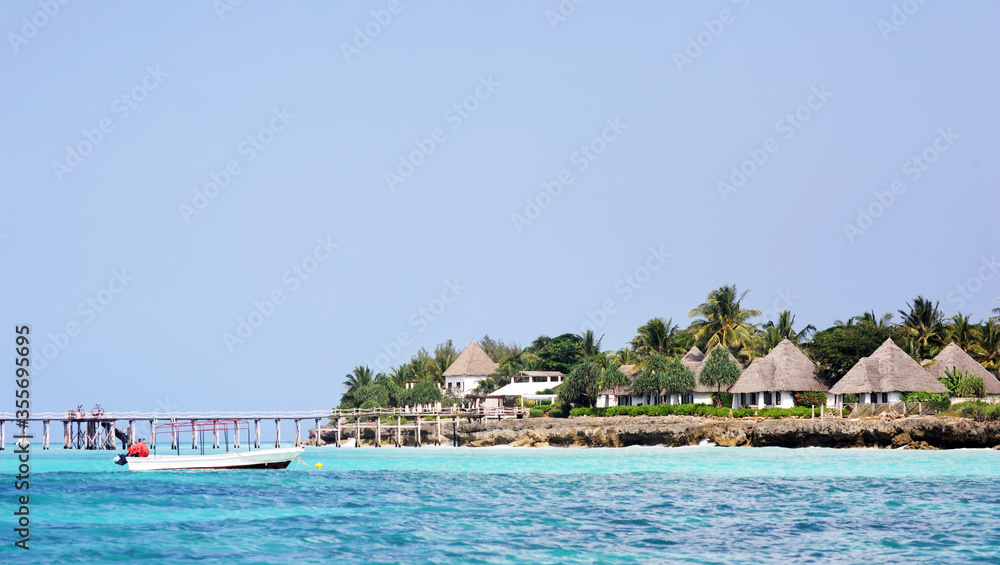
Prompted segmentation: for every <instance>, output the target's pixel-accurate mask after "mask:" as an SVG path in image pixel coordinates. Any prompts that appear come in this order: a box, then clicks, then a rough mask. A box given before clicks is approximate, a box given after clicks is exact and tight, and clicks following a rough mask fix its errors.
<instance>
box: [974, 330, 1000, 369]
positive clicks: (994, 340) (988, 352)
mask: <svg viewBox="0 0 1000 565" xmlns="http://www.w3.org/2000/svg"><path fill="white" fill-rule="evenodd" d="M969 354H970V355H972V356H973V357H975V358H976V360H977V361H979V363H980V364H981V365H982V366H983V367H986V369H987V370H988V371H993V373H997V372H998V371H1000V322H997V321H996V320H989V321H987V322H986V323H985V324H983V325H982V326H980V330H979V343H978V344H976V347H973V348H971V350H970V351H969Z"/></svg>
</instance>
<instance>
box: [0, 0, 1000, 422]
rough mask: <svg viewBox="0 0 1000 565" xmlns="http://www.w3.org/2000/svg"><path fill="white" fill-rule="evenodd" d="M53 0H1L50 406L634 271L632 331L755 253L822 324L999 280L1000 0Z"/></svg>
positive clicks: (366, 347)
mask: <svg viewBox="0 0 1000 565" xmlns="http://www.w3.org/2000/svg"><path fill="white" fill-rule="evenodd" d="M52 4H53V5H56V6H58V11H57V12H56V11H55V9H54V8H53V7H52V6H49V5H47V4H44V3H42V4H39V3H38V2H4V3H3V4H2V6H0V22H2V25H0V30H2V31H3V33H4V36H5V45H4V46H3V48H0V76H2V77H3V81H2V82H0V121H2V123H3V125H4V127H3V130H2V137H0V155H2V157H0V158H2V162H3V166H2V167H0V187H2V207H0V234H3V235H2V236H0V264H2V269H0V288H2V293H0V300H2V303H0V318H2V320H3V325H2V327H3V328H6V329H5V330H4V331H3V332H0V340H7V342H8V346H7V347H5V348H4V351H5V353H4V356H3V358H4V359H6V360H7V361H6V364H5V366H8V367H12V366H13V361H12V353H11V350H12V346H13V341H14V326H15V325H19V324H30V325H31V328H32V332H33V335H34V336H35V341H34V355H35V357H36V358H38V357H40V356H43V355H42V353H43V351H46V350H45V349H44V348H45V347H46V346H47V347H48V350H47V351H48V353H50V354H52V355H51V357H52V358H51V359H46V361H47V362H46V363H45V366H44V368H42V369H41V372H40V373H38V374H37V375H36V376H35V378H34V380H33V383H32V393H33V398H34V401H35V402H34V405H33V406H34V408H35V409H36V410H64V409H66V408H67V407H70V406H75V405H76V404H84V405H86V406H87V407H89V406H92V405H93V404H94V403H97V402H100V403H102V404H103V406H104V407H105V408H106V409H117V410H154V409H161V410H162V409H164V408H171V409H178V410H208V409H245V410H250V409H279V410H292V409H307V408H309V409H312V408H328V407H331V406H333V405H335V404H336V403H337V402H338V399H339V395H340V393H341V383H342V380H343V376H344V375H345V373H348V372H349V371H350V370H351V369H352V368H353V367H354V366H355V365H357V364H360V363H363V362H365V361H366V360H367V361H368V362H369V363H372V364H374V363H376V356H377V355H378V354H380V353H382V352H383V347H382V346H383V344H384V345H385V348H384V349H385V350H387V351H389V353H390V354H391V355H392V354H394V355H395V356H393V357H391V359H390V360H391V362H392V364H398V363H400V362H403V361H405V360H406V359H407V358H408V357H409V356H410V355H411V354H413V353H414V352H415V351H416V350H417V349H418V348H419V347H420V346H426V347H427V348H428V349H431V348H433V346H434V344H436V343H438V342H441V341H444V340H446V339H453V340H454V341H455V343H456V345H458V346H459V347H462V346H464V345H465V344H467V343H468V342H469V341H470V340H473V339H479V338H481V337H482V336H483V335H484V334H489V335H490V336H492V337H494V338H499V339H504V340H508V341H511V340H513V341H517V342H519V343H522V344H526V343H528V342H530V341H531V340H532V339H534V338H535V337H537V336H538V335H540V334H548V335H557V334H560V333H563V332H566V331H570V330H572V331H578V330H579V329H580V328H581V327H583V326H582V324H583V323H584V322H587V321H588V313H590V314H594V313H595V312H596V311H597V310H599V309H601V308H603V307H604V306H605V305H610V310H612V311H613V312H612V313H610V314H606V315H605V314H601V315H597V314H594V315H593V318H594V319H596V320H597V321H598V322H599V323H598V324H595V325H597V326H598V327H597V333H598V335H604V342H603V344H604V347H605V348H612V349H617V348H619V347H622V346H623V345H624V344H625V343H626V342H627V341H628V340H629V339H631V338H632V337H633V336H634V334H635V329H636V328H637V327H638V326H639V325H641V324H643V323H644V322H645V321H647V320H648V319H650V318H652V317H656V316H662V317H665V318H671V317H672V318H673V320H674V321H675V322H678V323H680V324H681V325H682V326H686V325H687V324H688V322H689V319H688V316H687V314H688V311H689V310H690V309H691V308H692V307H694V306H696V305H697V304H699V303H700V302H702V301H703V300H704V298H705V296H706V294H707V293H708V292H709V290H711V289H713V288H716V287H718V286H720V285H723V284H736V285H737V286H738V287H739V288H740V289H747V290H749V291H750V293H749V295H748V297H747V299H746V302H745V304H746V306H748V307H754V308H758V309H762V310H767V309H771V308H772V307H774V306H777V308H776V309H782V308H785V307H789V308H790V309H791V310H792V311H793V312H794V313H795V314H796V315H797V320H798V322H799V323H800V324H805V323H812V324H815V325H816V326H818V327H826V326H829V325H830V324H832V323H833V321H834V320H836V319H846V318H848V317H850V316H852V315H856V314H860V313H861V312H863V311H867V310H871V309H874V310H875V311H876V312H877V313H879V314H881V313H883V312H895V311H896V310H897V309H900V308H905V302H906V301H907V300H910V299H912V298H913V297H914V296H916V295H917V294H923V295H925V296H928V297H930V298H933V299H936V300H940V301H941V306H942V308H943V309H944V310H945V311H946V312H947V313H948V314H949V315H950V314H952V313H954V312H956V311H957V310H959V309H961V311H963V312H964V313H971V314H973V316H974V318H976V319H979V318H982V317H984V316H986V315H988V313H989V310H990V309H992V308H994V307H997V306H1000V302H998V301H997V296H1000V284H998V281H1000V276H995V273H994V272H993V270H994V269H996V268H997V267H996V266H993V267H990V266H989V265H986V266H985V267H984V261H986V263H990V260H992V258H993V257H995V256H996V255H998V254H1000V238H998V230H997V211H998V209H1000V196H998V190H997V189H998V186H997V179H998V178H1000V170H998V168H1000V161H998V160H997V155H998V154H1000V133H998V132H1000V117H998V110H997V104H996V100H997V92H1000V80H998V77H1000V36H998V34H997V33H996V29H995V23H996V22H997V21H998V20H1000V6H998V5H997V4H996V3H995V2H985V1H980V2H973V1H970V2H961V3H945V2H928V3H926V4H918V3H917V2H915V1H909V2H900V1H899V0H892V1H890V0H884V1H877V2H837V3H833V2H828V3H792V2H782V3H764V2H757V1H753V2H729V1H715V2H697V3H696V2H686V3H678V2H669V3H666V2H596V1H591V2H586V3H584V4H582V5H581V6H579V7H576V8H575V11H574V12H573V13H570V14H568V15H567V16H564V17H563V16H559V17H555V15H556V14H558V13H559V12H558V11H559V9H560V8H559V6H560V3H559V2H557V1H556V0H551V1H545V2H462V3H458V2H451V3H431V2H411V1H409V0H403V1H402V2H401V3H399V4H398V5H397V4H396V3H394V2H384V1H374V2H297V3H280V4H279V3H263V2H244V3H243V4H242V5H239V6H237V7H235V8H234V9H233V10H232V11H228V12H224V13H222V14H221V17H220V13H219V11H218V10H217V8H216V7H215V6H213V3H212V2H210V1H208V0H206V1H203V2H185V3H179V4H178V3H167V2H159V3H139V4H121V3H113V4H112V3H97V4H94V3H83V2H71V3H69V4H68V5H61V4H57V3H54V2H53V3H52ZM894 5H896V6H901V8H899V12H898V13H896V14H895V15H894V13H893V12H894ZM44 6H48V9H49V11H50V12H55V13H54V15H48V14H46V13H45V11H44ZM567 6H572V4H571V2H570V0H565V1H564V2H563V9H564V10H565V11H567V12H568V11H569V10H568V9H566V7H567ZM390 8H391V9H392V10H394V11H395V12H396V13H395V14H393V13H391V11H390ZM904 8H906V9H907V10H908V11H910V12H912V13H910V14H906V13H905V12H904V11H903V9H904ZM914 8H917V9H916V10H914ZM725 10H728V12H725ZM549 11H551V12H552V13H550V14H547V12H549ZM373 12H374V15H373ZM390 16H391V19H390ZM893 18H895V22H896V23H895V24H894V23H893ZM379 19H381V20H382V22H383V23H379V22H378V20H379ZM904 20H905V21H904ZM880 21H881V22H882V23H881V24H880ZM32 22H34V23H32ZM355 28H358V29H359V30H360V33H364V32H365V29H366V28H367V29H368V30H369V32H372V35H373V37H369V36H368V34H367V33H366V34H365V35H364V36H362V35H359V32H358V31H356V29H355ZM699 42H700V45H699ZM456 104H457V105H458V108H457V109H456V107H455V106H456ZM796 116H797V117H796ZM609 123H610V124H615V127H613V128H612V127H611V126H609V125H608V124H609ZM101 128H104V130H105V131H101ZM421 146H422V148H421ZM67 147H69V148H70V149H69V150H68V149H67ZM581 147H583V148H584V149H586V152H584V151H583V150H582V149H581ZM414 152H416V153H414ZM586 153H589V155H590V156H589V157H588V156H586ZM915 156H916V158H917V159H918V160H919V163H917V162H915V161H913V159H914V157H915ZM754 157H756V159H757V160H758V161H759V162H760V164H758V163H755V162H754V161H753V160H752V159H753V158H754ZM765 157H766V161H765V160H764V158H765ZM401 159H402V160H403V161H409V163H408V164H407V165H405V166H403V165H401V164H400V161H401ZM748 159H749V161H748ZM929 161H932V162H929ZM411 167H412V170H411V169H410V168H411ZM227 168H228V169H229V171H228V172H227ZM734 168H735V170H739V169H740V168H742V169H743V170H744V173H738V174H734ZM564 171H565V172H564ZM388 174H395V175H399V178H398V179H395V178H393V177H391V176H390V175H388ZM739 174H746V179H745V182H742V185H741V186H739V187H737V186H735V185H734V184H731V183H732V182H734V181H735V182H736V183H737V184H739V183H741V181H742V180H743V179H740V178H739ZM561 175H562V177H563V179H564V180H568V181H570V182H568V183H566V184H565V185H564V186H562V187H558V186H555V185H552V184H549V187H550V190H551V191H552V192H553V193H555V194H557V195H558V196H556V197H551V196H550V195H549V194H548V193H546V192H545V189H544V187H543V183H552V182H553V181H557V180H558V179H559V178H560V176H561ZM213 176H214V177H215V178H216V179H217V180H218V183H219V184H224V185H225V186H224V187H220V188H216V187H215V186H206V185H209V184H210V183H212V182H213V178H212V177H213ZM734 176H735V177H736V178H735V179H733V178H732V177H734ZM227 177H228V178H227ZM895 181H900V183H901V184H895V185H894V182H895ZM722 182H725V183H727V184H729V185H730V186H731V187H732V189H733V190H730V189H729V188H727V187H721V190H720V184H719V183H722ZM894 188H895V189H896V191H897V193H898V194H893V193H892V190H893V189H894ZM196 190H197V191H201V194H202V196H198V195H197V194H196ZM206 192H207V195H206ZM723 193H725V194H723ZM876 193H883V194H882V196H881V199H882V200H883V201H885V203H888V202H889V201H890V199H891V204H888V205H886V204H884V203H882V202H880V201H879V197H877V196H876V195H875V194H876ZM526 199H527V200H530V201H533V202H534V203H535V204H534V205H539V206H540V207H539V208H538V210H532V209H529V208H530V207H529V205H528V204H527V203H526ZM541 206H544V208H542V207H541ZM859 208H862V209H866V210H871V212H872V213H873V214H874V215H875V217H872V218H869V219H867V220H866V219H865V218H861V227H858V222H859ZM195 212H197V213H195ZM536 212H537V213H536ZM518 216H522V217H523V218H518ZM848 224H853V225H854V226H855V227H854V228H845V225H848ZM848 232H850V233H848ZM319 241H322V242H324V243H323V244H322V245H321V244H320V243H318V242H319ZM651 248H652V249H653V250H655V253H653V252H652V251H651ZM293 267H294V269H293ZM981 267H984V268H981ZM647 268H648V269H649V270H648V271H646V270H644V269H647ZM295 269H297V270H298V271H299V272H298V273H296V270H295ZM626 277H631V278H630V279H628V280H631V281H632V283H631V286H629V284H630V283H629V282H628V280H627V279H626ZM987 277H988V278H987ZM970 279H972V281H971V285H970ZM126 283H127V284H126ZM960 285H970V286H969V288H975V289H976V291H975V292H970V291H968V290H967V291H966V292H967V294H968V296H967V297H962V296H961V295H960V294H958V292H959V291H958V289H959V286H960ZM272 295H274V296H276V297H277V298H278V299H279V300H280V303H279V304H272V305H269V304H268V303H265V301H266V300H271V298H272ZM949 296H950V297H951V299H950V300H949ZM959 299H960V300H959ZM88 301H92V302H93V304H88ZM255 302H256V303H257V304H259V307H258V306H255ZM98 308H99V310H98ZM421 309H424V310H425V311H426V312H427V315H426V316H425V315H423V314H422V313H421ZM255 310H259V311H262V312H263V313H260V314H253V312H254V311H255ZM265 314H267V315H265ZM240 318H242V319H243V320H246V321H247V324H248V326H247V327H245V328H240V321H239V320H240ZM432 318H433V319H432ZM251 321H252V322H255V325H257V327H256V328H252V329H253V331H252V334H248V332H247V330H248V329H251V328H249V323H250V322H251ZM67 325H70V326H71V329H73V330H75V331H74V332H73V333H75V335H72V336H70V335H69V334H68V333H67V335H65V336H64V335H62V334H63V333H66V327H67ZM240 329H242V330H243V331H242V334H243V335H244V337H245V339H244V340H243V342H242V343H237V342H235V341H233V340H229V342H228V343H227V338H226V334H227V333H229V334H232V335H233V336H237V337H238V336H239V334H238V331H239V330H240ZM401 332H406V333H408V334H409V336H408V339H403V340H399V334H400V333H401ZM400 341H402V342H403V343H402V344H400ZM38 361H39V364H41V360H38ZM383 361H384V359H383ZM8 388H10V389H12V388H13V385H10V386H9V387H8ZM12 396H13V395H12V394H10V393H8V392H3V391H0V407H2V408H3V409H5V410H10V409H11V408H12V406H13V398H12Z"/></svg>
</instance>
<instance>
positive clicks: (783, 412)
mask: <svg viewBox="0 0 1000 565" xmlns="http://www.w3.org/2000/svg"><path fill="white" fill-rule="evenodd" d="M817 412H818V410H817ZM812 413H813V411H812V408H810V407H808V406H796V407H795V408H764V409H763V410H758V411H757V415H758V416H760V417H761V418H775V419H777V418H789V417H795V416H798V417H799V418H809V417H811V416H812Z"/></svg>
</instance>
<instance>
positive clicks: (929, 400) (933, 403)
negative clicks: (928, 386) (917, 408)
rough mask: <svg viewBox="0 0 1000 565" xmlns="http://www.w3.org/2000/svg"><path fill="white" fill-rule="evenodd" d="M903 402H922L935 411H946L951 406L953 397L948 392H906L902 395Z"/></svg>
mask: <svg viewBox="0 0 1000 565" xmlns="http://www.w3.org/2000/svg"><path fill="white" fill-rule="evenodd" d="M902 400H903V402H922V403H924V404H926V405H927V406H929V407H930V408H931V409H932V410H934V411H935V412H944V411H945V410H948V409H949V408H951V397H949V396H948V395H947V394H934V393H933V392H923V391H919V392H905V393H903V397H902Z"/></svg>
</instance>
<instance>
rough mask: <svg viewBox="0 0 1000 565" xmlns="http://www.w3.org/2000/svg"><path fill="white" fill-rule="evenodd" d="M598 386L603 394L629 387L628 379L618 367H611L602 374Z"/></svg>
mask: <svg viewBox="0 0 1000 565" xmlns="http://www.w3.org/2000/svg"><path fill="white" fill-rule="evenodd" d="M598 384H599V386H598V388H599V389H600V390H601V392H605V391H610V390H611V389H615V388H618V387H623V386H628V377H626V376H625V373H623V372H621V369H619V368H618V365H611V366H610V367H606V368H605V369H604V370H603V371H602V372H601V377H600V379H598Z"/></svg>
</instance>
